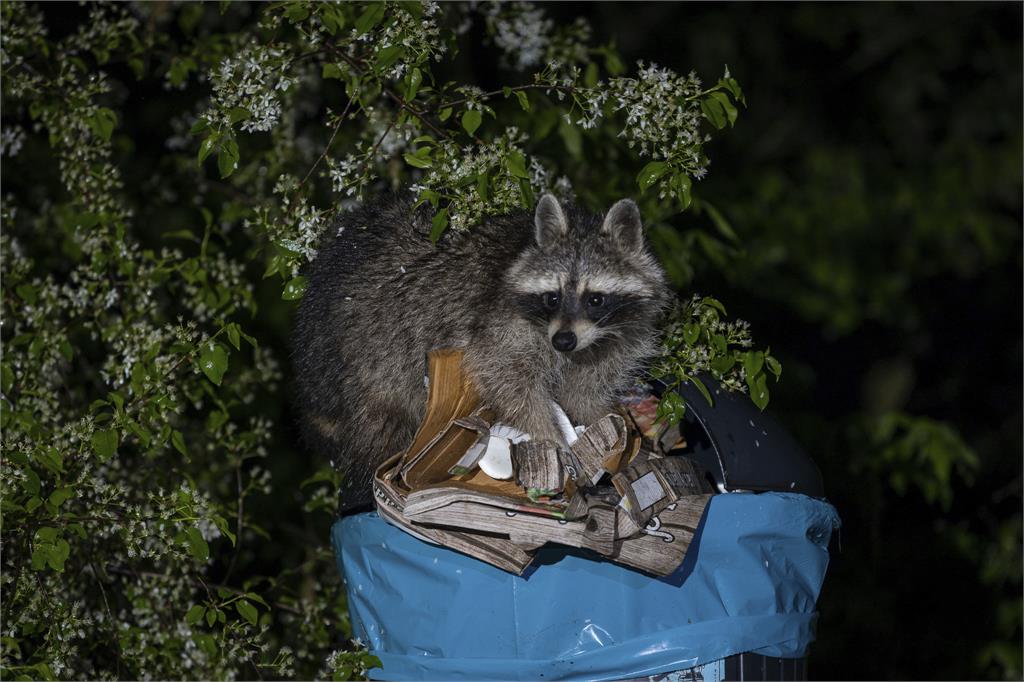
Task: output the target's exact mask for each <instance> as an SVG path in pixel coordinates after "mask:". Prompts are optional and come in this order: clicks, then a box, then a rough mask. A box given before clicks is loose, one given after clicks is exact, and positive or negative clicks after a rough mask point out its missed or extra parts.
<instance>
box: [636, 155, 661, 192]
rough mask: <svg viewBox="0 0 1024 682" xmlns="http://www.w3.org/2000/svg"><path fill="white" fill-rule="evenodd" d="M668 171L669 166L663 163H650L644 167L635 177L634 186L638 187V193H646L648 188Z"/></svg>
mask: <svg viewBox="0 0 1024 682" xmlns="http://www.w3.org/2000/svg"><path fill="white" fill-rule="evenodd" d="M668 169H669V166H668V164H667V163H665V162H664V161H651V162H650V163H649V164H647V165H646V166H644V167H643V168H642V169H641V170H640V172H639V173H637V176H636V184H637V185H638V186H639V187H640V191H641V192H646V191H647V188H648V187H650V186H651V185H653V184H654V183H656V182H657V181H658V178H660V177H661V176H663V175H664V174H665V173H667V172H668Z"/></svg>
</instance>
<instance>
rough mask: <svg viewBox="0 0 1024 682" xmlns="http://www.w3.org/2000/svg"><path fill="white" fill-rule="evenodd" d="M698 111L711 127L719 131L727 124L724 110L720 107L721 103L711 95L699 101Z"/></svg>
mask: <svg viewBox="0 0 1024 682" xmlns="http://www.w3.org/2000/svg"><path fill="white" fill-rule="evenodd" d="M712 94H715V93H712ZM700 110H701V112H702V113H703V114H704V118H706V119H707V120H708V121H710V122H711V125H713V126H714V127H716V128H718V129H719V130H721V129H722V128H724V127H725V124H726V123H727V122H728V116H727V115H726V113H725V109H724V108H723V107H722V102H721V101H720V100H718V99H716V98H714V97H712V96H711V95H708V96H707V97H705V98H703V99H702V100H701V101H700Z"/></svg>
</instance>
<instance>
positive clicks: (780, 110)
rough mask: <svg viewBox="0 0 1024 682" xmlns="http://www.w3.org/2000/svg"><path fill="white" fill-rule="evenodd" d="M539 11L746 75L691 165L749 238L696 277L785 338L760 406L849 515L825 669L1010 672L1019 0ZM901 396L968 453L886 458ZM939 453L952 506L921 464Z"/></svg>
mask: <svg viewBox="0 0 1024 682" xmlns="http://www.w3.org/2000/svg"><path fill="white" fill-rule="evenodd" d="M548 7H549V8H550V10H551V11H552V12H553V13H554V14H556V15H560V16H563V17H564V18H565V19H566V20H568V19H569V18H570V17H571V16H573V15H577V14H580V13H584V14H585V15H586V16H588V18H589V19H590V21H591V22H592V23H593V25H594V28H595V35H596V36H598V37H599V38H605V37H613V38H614V39H615V41H616V42H617V44H618V46H619V48H620V49H621V50H622V52H623V54H624V56H625V57H626V58H627V61H630V60H635V59H640V58H643V59H645V60H649V61H655V62H657V63H659V64H662V65H665V66H669V67H672V68H674V69H676V70H687V69H690V68H694V69H696V70H697V72H698V74H700V75H701V76H702V77H703V78H705V80H712V79H713V78H716V77H717V76H718V75H719V74H720V73H721V71H722V67H723V64H728V66H729V69H730V71H731V72H732V74H733V75H734V76H735V77H736V78H737V80H738V81H739V82H740V83H741V84H742V85H743V87H744V90H745V92H746V96H747V102H748V104H749V109H747V110H745V111H743V112H742V113H741V115H740V119H739V121H738V122H737V125H736V128H735V129H734V130H732V131H730V132H729V134H728V135H723V136H721V138H720V140H716V141H715V142H714V143H713V144H712V145H711V147H710V149H709V156H710V157H711V158H712V160H713V162H712V165H711V167H710V173H709V176H708V178H707V180H705V181H704V182H702V183H700V185H699V186H698V191H699V192H700V196H702V197H704V198H706V199H708V200H709V201H712V202H713V203H714V204H715V205H716V206H719V207H720V208H721V209H722V211H723V213H724V214H725V215H726V216H727V217H728V218H729V220H730V222H731V223H732V226H733V227H734V228H735V230H736V231H737V232H738V233H739V235H740V238H741V242H742V245H743V248H742V249H741V250H739V251H738V252H735V253H731V254H728V255H727V256H725V257H727V258H728V260H727V261H726V264H727V266H728V267H726V268H721V267H717V264H716V263H714V262H706V263H696V264H695V276H694V279H693V281H692V283H691V285H690V288H692V289H694V290H697V291H701V292H710V293H713V295H715V296H716V297H718V298H720V299H722V300H723V301H726V302H727V304H728V305H729V307H730V310H729V312H730V313H731V314H735V315H738V316H740V317H742V318H744V319H747V320H749V321H750V322H751V323H752V325H753V329H754V330H755V338H756V339H757V340H758V343H764V344H768V345H770V346H771V348H772V349H773V352H775V353H777V355H778V356H779V357H780V358H781V359H782V361H783V364H784V366H785V370H784V375H783V380H782V382H781V383H780V384H779V388H778V389H777V390H776V391H775V392H774V393H773V398H772V404H771V406H770V407H769V410H770V411H771V412H772V413H774V414H775V415H776V416H777V417H778V418H780V420H781V421H782V422H783V423H784V424H786V425H787V426H788V427H790V428H791V429H792V430H793V432H794V434H795V435H796V436H797V438H798V440H800V441H801V442H802V443H803V444H804V445H805V447H806V448H807V449H808V451H809V452H811V453H812V455H813V457H814V458H815V460H816V461H817V463H818V465H819V466H820V467H821V469H822V472H823V474H824V477H825V483H826V488H827V490H828V495H829V499H830V501H831V502H832V503H833V504H835V506H836V507H837V508H838V509H839V512H840V514H841V516H842V518H843V528H842V531H841V533H840V534H839V536H838V537H836V538H835V539H834V540H833V544H832V563H831V566H830V569H829V575H828V577H827V579H826V582H825V586H824V590H823V593H822V596H821V600H820V612H821V617H820V620H819V630H818V641H817V642H816V643H815V644H814V645H813V646H812V648H811V658H810V675H811V677H812V679H815V678H820V679H837V678H838V679H911V678H917V679H943V678H945V679H971V678H977V677H1003V676H1005V677H1007V678H1008V679H1011V678H1016V679H1020V675H1021V668H1020V661H1021V629H1020V623H1021V428H1022V427H1021V129H1022V117H1021V102H1022V94H1021V59H1022V56H1021V21H1022V17H1021V5H1020V4H985V3H970V4H931V3H913V4H875V3H872V4H828V5H817V4H785V5H775V4H767V3H765V4H756V5H747V4H726V5H718V4H693V3H686V4H667V3H601V4H593V5H586V6H583V5H580V4H572V5H567V6H565V5H563V6H559V7H558V8H557V10H556V9H555V8H554V7H552V6H548ZM687 221H691V222H693V223H699V222H700V217H699V216H693V217H690V218H686V219H684V220H683V223H684V224H685V223H686V222H687ZM890 411H901V412H903V413H906V414H909V415H914V416H917V417H926V418H930V419H933V420H937V421H941V422H944V423H945V424H947V425H949V426H950V427H952V428H953V429H955V431H956V432H958V433H959V435H960V437H962V439H963V441H964V442H965V443H966V445H967V446H968V447H970V448H971V449H973V450H974V452H975V453H976V454H977V456H978V459H979V463H978V466H977V469H976V472H975V473H974V474H973V475H963V476H961V475H958V471H957V469H956V467H955V466H954V467H953V468H952V470H951V471H948V472H946V475H945V476H943V466H944V465H943V464H941V463H939V464H938V465H937V466H936V463H937V462H941V461H942V460H943V458H944V457H945V456H946V455H944V454H941V453H938V452H937V451H931V455H934V456H933V457H930V456H928V455H925V456H923V458H922V457H919V458H918V459H915V458H914V457H908V458H907V460H906V461H904V460H901V459H899V458H898V457H897V458H895V459H892V458H890V457H889V456H888V455H886V450H885V443H884V441H883V440H878V439H877V438H875V436H873V432H872V431H871V429H870V427H868V426H865V425H866V424H870V423H871V420H872V418H875V417H877V416H878V415H880V414H883V413H885V412H890ZM932 435H934V436H935V437H938V432H936V433H933V434H932ZM927 448H928V446H927V445H926V446H924V449H925V450H927ZM929 467H933V469H930V468H929ZM932 470H934V472H935V477H936V480H938V481H939V483H938V484H937V485H939V486H945V487H947V488H948V491H949V493H950V499H949V502H948V504H947V503H943V502H942V501H941V499H939V497H940V496H939V497H937V496H935V495H929V493H928V492H927V491H928V488H927V484H922V485H919V486H915V485H914V484H913V483H912V482H911V483H906V481H908V480H910V481H913V479H914V477H915V475H918V476H921V477H926V476H927V472H929V471H932ZM901 481H903V482H904V483H903V484H902V485H901ZM929 497H931V499H929Z"/></svg>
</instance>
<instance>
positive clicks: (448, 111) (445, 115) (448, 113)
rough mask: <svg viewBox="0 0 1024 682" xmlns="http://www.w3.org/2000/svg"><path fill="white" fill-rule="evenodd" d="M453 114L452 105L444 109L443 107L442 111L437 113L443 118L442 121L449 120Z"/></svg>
mask: <svg viewBox="0 0 1024 682" xmlns="http://www.w3.org/2000/svg"><path fill="white" fill-rule="evenodd" d="M451 115H452V108H451V107H445V108H444V109H442V110H441V111H440V112H439V113H438V114H437V117H438V118H439V119H441V120H442V121H447V120H448V117H449V116H451Z"/></svg>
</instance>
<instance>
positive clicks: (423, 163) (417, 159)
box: [402, 147, 433, 168]
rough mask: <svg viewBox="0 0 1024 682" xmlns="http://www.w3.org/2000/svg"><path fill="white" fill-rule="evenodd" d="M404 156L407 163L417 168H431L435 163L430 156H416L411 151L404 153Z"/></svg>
mask: <svg viewBox="0 0 1024 682" xmlns="http://www.w3.org/2000/svg"><path fill="white" fill-rule="evenodd" d="M424 149H425V147H424ZM402 158H403V159H405V162H406V163H407V164H409V165H410V166H414V167H416V168H430V166H431V165H433V161H431V160H430V157H422V156H416V155H415V154H410V153H409V152H406V153H405V154H402Z"/></svg>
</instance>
